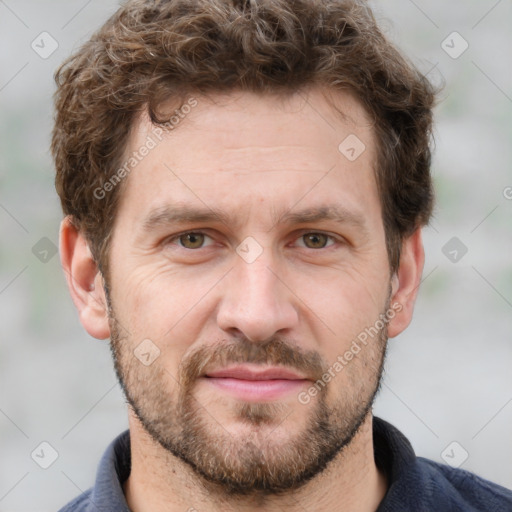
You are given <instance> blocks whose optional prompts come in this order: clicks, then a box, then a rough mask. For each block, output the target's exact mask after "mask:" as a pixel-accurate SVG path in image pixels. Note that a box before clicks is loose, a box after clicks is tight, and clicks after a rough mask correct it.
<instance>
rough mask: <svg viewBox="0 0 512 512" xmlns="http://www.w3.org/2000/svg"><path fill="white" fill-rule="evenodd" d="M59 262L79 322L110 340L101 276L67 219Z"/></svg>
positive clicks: (91, 331)
mask: <svg viewBox="0 0 512 512" xmlns="http://www.w3.org/2000/svg"><path fill="white" fill-rule="evenodd" d="M59 246H60V261H61V264H62V268H63V269H64V273H65V275H66V281H67V283H68V288H69V292H70V294H71V298H72V299H73V302H74V304H75V306H76V308H77V310H78V314H79V316H80V322H81V323H82V325H83V326H84V328H85V330H86V331H87V332H88V333H89V334H90V335H91V336H93V337H94V338H97V339H100V340H103V339H106V338H108V337H110V329H109V325H108V315H107V301H106V297H105V291H104V289H103V276H102V275H101V273H100V271H99V269H98V266H97V265H96V263H95V261H94V259H93V257H92V254H91V251H90V249H89V246H88V244H87V241H86V240H85V238H84V236H83V235H82V234H81V233H80V232H79V231H78V230H77V229H76V227H75V226H74V225H73V223H72V222H71V217H70V216H67V217H65V218H64V220H63V221H62V222H61V225H60V233H59Z"/></svg>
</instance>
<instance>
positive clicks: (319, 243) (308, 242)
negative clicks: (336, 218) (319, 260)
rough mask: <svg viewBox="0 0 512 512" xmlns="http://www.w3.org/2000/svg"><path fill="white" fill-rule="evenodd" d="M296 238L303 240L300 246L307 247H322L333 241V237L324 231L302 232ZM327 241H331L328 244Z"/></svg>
mask: <svg viewBox="0 0 512 512" xmlns="http://www.w3.org/2000/svg"><path fill="white" fill-rule="evenodd" d="M298 240H301V241H303V243H304V245H302V247H307V248H308V249H324V248H325V247H328V246H330V245H332V244H333V243H334V237H332V236H330V235H327V234H325V233H314V232H312V233H304V234H303V235H302V236H301V237H300V238H299V239H298ZM329 241H330V242H331V243H330V244H329Z"/></svg>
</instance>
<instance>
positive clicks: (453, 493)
mask: <svg viewBox="0 0 512 512" xmlns="http://www.w3.org/2000/svg"><path fill="white" fill-rule="evenodd" d="M417 467H418V470H419V472H420V473H423V477H424V478H425V480H424V481H425V483H426V484H427V485H429V489H428V490H429V494H431V498H432V500H433V502H434V503H435V502H436V501H437V499H439V502H440V503H441V502H443V503H446V504H450V507H451V508H450V509H449V510H461V511H462V510H464V511H466V510H467V511H482V512H498V511H500V512H501V511H504V510H512V491H510V490H509V489H506V488H505V487H502V486H500V485H498V484H495V483H493V482H490V481H489V480H486V479H485V478H482V477H480V476H478V475H476V474H474V473H471V472H469V471H466V470H464V469H460V468H458V469H456V468H452V467H450V466H447V465H444V464H440V463H438V462H434V461H432V460H429V459H426V458H424V457H418V458H417Z"/></svg>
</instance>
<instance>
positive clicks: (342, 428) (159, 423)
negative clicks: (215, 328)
mask: <svg viewBox="0 0 512 512" xmlns="http://www.w3.org/2000/svg"><path fill="white" fill-rule="evenodd" d="M386 307H387V308H389V301H388V304H387V305H386ZM109 317H110V327H111V350H112V355H113V360H114V366H115V370H116V374H117V377H118V380H119V383H120V385H121V387H122V389H123V391H124V394H125V396H126V399H127V401H128V403H129V404H130V406H131V408H132V409H133V412H134V413H135V415H136V417H137V419H138V420H139V421H140V424H141V425H142V427H143V428H144V429H145V431H146V432H147V433H148V434H149V435H150V436H151V438H152V439H153V440H154V441H155V442H156V443H158V444H159V445H160V446H161V447H162V448H164V449H165V450H166V452H167V453H169V454H172V455H173V456H174V457H176V458H178V459H179V460H180V461H182V462H184V463H185V464H187V465H188V466H189V467H190V468H192V469H193V471H194V474H195V475H197V476H198V483H199V484H200V485H203V486H204V488H205V489H207V490H208V491H209V492H212V491H213V492H218V493H220V494H222V495H227V496H270V495H280V494H285V493H287V492H289V491H292V490H296V489H298V488H300V487H302V486H304V485H305V484H306V483H307V482H308V481H310V480H311V479H312V478H314V477H315V476H317V475H319V474H320V473H321V472H322V471H323V470H324V469H325V468H326V467H327V466H328V464H329V463H330V462H331V461H332V460H333V459H334V458H335V457H336V456H337V455H339V454H340V453H341V452H343V449H344V448H345V447H346V446H347V445H349V444H350V442H351V441H352V440H353V438H354V436H355V435H356V434H357V432H358V430H359V428H360V427H361V425H362V424H363V423H364V421H365V420H366V419H367V417H368V415H369V414H370V413H371V408H372V405H373V402H374V400H375V397H376V395H377V393H378V391H379V389H380V385H381V380H382V372H383V367H384V360H385V356H386V346H387V328H386V326H385V327H384V328H383V329H382V330H381V331H380V334H379V335H378V336H377V337H376V339H375V340H373V341H372V342H371V344H368V345H365V346H364V347H362V349H361V351H360V352H359V353H358V354H357V356H356V357H355V358H354V359H353V360H352V361H351V362H350V364H349V365H348V366H347V367H345V368H343V372H348V373H350V378H348V377H347V379H348V384H349V385H348V386H347V385H345V386H344V387H343V389H338V390H337V396H335V397H334V398H333V397H332V396H331V398H330V400H331V402H333V403H332V405H330V404H329V403H328V396H329V392H328V391H329V390H330V389H331V388H334V386H335V385H336V377H335V378H334V379H333V380H332V381H331V382H329V383H328V384H327V385H325V388H323V390H321V391H320V392H319V393H318V395H317V396H316V397H315V398H316V400H311V402H310V403H309V404H307V405H302V404H300V403H299V401H297V404H294V405H293V408H291V411H290V410H288V409H289V407H288V406H286V405H285V404H283V403H281V402H268V403H249V402H243V403H242V402H236V404H235V405H234V406H233V408H232V411H233V416H234V418H235V419H236V420H237V421H239V422H242V423H243V425H244V428H243V431H244V435H240V436H237V435H233V434H232V433H230V432H229V431H228V429H226V428H224V427H223V426H222V425H220V424H219V423H218V422H217V421H216V420H215V418H214V417H213V416H212V414H211V413H209V411H208V404H202V403H200V402H199V401H198V400H197V399H196V397H195V396H194V387H195V385H196V384H197V378H198V376H199V375H200V372H201V370H202V369H203V368H204V367H205V366H206V365H208V364H211V363H212V362H215V363H217V365H218V367H222V366H225V365H226V363H237V362H253V363H261V364H273V365H284V366H287V367H289V368H292V369H300V370H303V371H304V370H307V371H306V372H305V373H307V374H308V375H316V376H317V377H318V378H320V379H321V376H322V375H323V373H324V372H325V370H326V368H327V365H326V363H325V362H324V361H323V360H322V359H321V358H320V355H319V354H318V353H317V352H303V351H301V350H300V349H299V348H298V347H297V346H296V345H293V344H291V343H289V342H286V341H283V339H282V338H273V339H271V340H269V341H268V342H265V343H262V344H256V343H253V342H250V341H249V340H247V339H245V338H242V339H238V340H236V341H234V342H233V341H232V340H231V341H221V342H218V343H217V344H216V345H214V346H209V347H201V348H200V349H199V350H196V351H195V352H194V353H193V354H191V355H190V356H186V357H185V358H184V359H183V360H182V363H181V365H180V370H179V374H178V377H177V379H176V380H177V382H178V385H177V387H178V389H179V391H178V393H177V395H178V396H175V395H173V394H172V393H171V392H169V393H166V392H165V390H167V389H169V383H172V382H174V380H175V379H174V377H173V376H172V375H171V374H170V372H169V371H168V370H166V369H165V368H164V366H163V361H162V359H164V358H163V357H160V358H159V359H157V360H156V361H155V362H154V363H153V364H152V365H151V366H150V367H146V366H144V365H143V364H141V363H140V361H139V360H138V359H136V358H135V357H134V356H133V348H134V344H133V342H131V340H129V339H127V338H126V337H123V336H122V334H121V329H120V327H119V323H118V321H117V319H116V316H115V314H114V311H113V309H112V305H111V304H109ZM135 345H136V344H135ZM340 379H341V377H340ZM316 380H317V379H316V378H315V379H314V381H315V382H316ZM311 384H312V385H313V383H311ZM338 388H339V386H338ZM331 395H332V392H331ZM297 407H300V408H302V407H308V408H309V414H308V418H307V420H306V422H305V425H304V427H303V428H302V429H301V430H300V431H299V432H298V433H297V434H296V435H293V436H289V437H288V439H286V440H283V439H282V435H281V436H280V439H279V441H275V439H274V438H275V436H273V435H272V433H273V432H274V431H276V430H277V429H279V428H280V424H281V423H282V424H285V423H286V422H287V421H288V422H289V421H292V423H291V424H292V425H293V416H294V414H296V413H297V411H296V410H294V408H297ZM299 412H302V411H301V410H300V409H299ZM301 416H302V414H301ZM281 434H282V433H281ZM171 477H172V475H170V478H171Z"/></svg>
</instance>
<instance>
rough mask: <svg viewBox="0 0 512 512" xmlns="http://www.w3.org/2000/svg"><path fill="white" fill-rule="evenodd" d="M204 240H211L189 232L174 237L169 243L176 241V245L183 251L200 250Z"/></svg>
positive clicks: (194, 232) (201, 234)
mask: <svg viewBox="0 0 512 512" xmlns="http://www.w3.org/2000/svg"><path fill="white" fill-rule="evenodd" d="M206 240H211V238H210V237H209V236H208V235H205V234H204V233H200V232H197V231H189V232H187V233H182V234H181V235H178V236H176V237H174V238H173V239H171V240H170V241H171V242H174V241H177V242H176V243H178V245H180V246H181V247H183V248H185V249H201V248H202V247H203V246H204V243H205V241H206Z"/></svg>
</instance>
